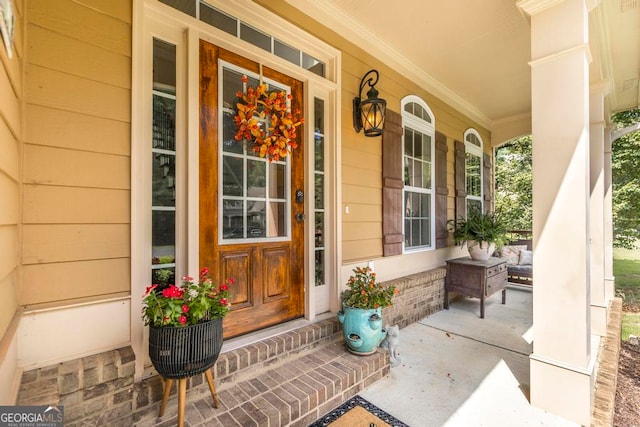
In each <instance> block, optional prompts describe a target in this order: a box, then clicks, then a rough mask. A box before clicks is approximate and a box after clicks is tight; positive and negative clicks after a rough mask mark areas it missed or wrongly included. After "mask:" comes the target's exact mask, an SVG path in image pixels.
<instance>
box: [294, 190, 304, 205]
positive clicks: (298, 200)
mask: <svg viewBox="0 0 640 427" xmlns="http://www.w3.org/2000/svg"><path fill="white" fill-rule="evenodd" d="M303 202H304V191H302V190H296V203H303Z"/></svg>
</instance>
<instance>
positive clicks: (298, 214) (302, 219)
mask: <svg viewBox="0 0 640 427" xmlns="http://www.w3.org/2000/svg"><path fill="white" fill-rule="evenodd" d="M304 218H305V216H304V214H303V213H302V212H298V213H297V214H296V221H298V222H303V221H304Z"/></svg>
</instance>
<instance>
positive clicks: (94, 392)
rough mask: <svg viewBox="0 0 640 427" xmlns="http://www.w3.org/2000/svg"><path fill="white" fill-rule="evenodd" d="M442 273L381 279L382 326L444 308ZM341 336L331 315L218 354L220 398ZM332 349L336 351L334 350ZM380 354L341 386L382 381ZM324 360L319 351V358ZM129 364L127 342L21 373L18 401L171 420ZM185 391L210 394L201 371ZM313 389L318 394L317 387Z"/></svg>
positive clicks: (152, 380) (81, 421) (69, 421)
mask: <svg viewBox="0 0 640 427" xmlns="http://www.w3.org/2000/svg"><path fill="white" fill-rule="evenodd" d="M445 274H446V269H444V268H436V269H434V270H430V271H426V272H422V273H418V274H413V275H410V276H406V277H402V278H399V279H395V280H392V281H389V282H386V283H387V284H389V285H394V286H396V287H397V289H398V295H396V296H395V297H394V299H393V302H394V304H393V306H391V307H387V308H385V309H384V310H383V321H384V324H387V323H388V324H391V325H396V324H397V325H399V326H400V327H401V328H402V327H405V326H407V325H409V324H411V323H413V322H416V321H418V320H420V319H422V318H424V317H426V316H428V315H430V314H432V313H435V312H437V311H439V310H441V309H442V307H443V304H444V278H445ZM342 340H343V339H342V330H341V328H340V325H339V323H338V321H337V318H336V317H334V318H332V319H328V320H324V321H321V322H317V323H314V324H312V325H308V326H305V327H302V328H298V329H296V330H294V331H290V332H286V333H283V334H280V335H277V336H274V337H271V338H267V339H265V340H262V341H259V342H256V343H254V344H250V345H247V346H244V347H241V348H238V349H235V350H232V351H228V352H225V353H222V354H221V355H220V357H219V358H218V360H217V362H216V364H215V366H214V377H215V383H216V388H217V389H218V392H219V394H220V396H221V397H224V398H226V399H227V401H233V398H232V396H231V395H230V393H231V391H232V390H234V389H236V388H237V386H236V385H237V384H242V383H245V382H246V381H247V380H248V379H249V378H252V377H254V376H255V375H258V374H260V373H261V372H265V371H267V370H271V369H274V368H278V367H280V366H285V364H288V365H287V366H291V365H290V363H291V361H292V360H295V358H296V357H297V354H303V353H305V354H308V352H309V351H310V350H319V351H324V350H323V349H324V348H328V347H331V346H333V347H334V348H335V347H336V345H338V347H340V349H341V350H340V352H343V353H344V350H343V349H342V347H341V342H342ZM324 346H326V347H324ZM332 351H333V352H334V353H335V350H332ZM382 354H383V355H384V357H385V358H386V360H387V364H386V365H384V366H383V365H382V364H380V363H378V362H376V365H375V369H374V368H373V367H372V368H371V369H368V370H367V371H366V372H367V375H369V376H370V377H367V375H365V374H363V373H352V374H350V375H352V376H354V378H353V381H351V380H349V381H351V382H354V381H355V379H356V378H359V380H358V381H361V384H360V383H358V384H355V385H354V384H351V383H349V381H347V382H346V383H345V384H349V387H350V388H349V389H353V390H355V392H354V393H356V392H357V391H358V390H360V389H361V388H362V387H366V385H367V381H373V380H374V379H379V378H381V377H382V376H383V375H385V374H386V373H388V369H389V366H388V356H386V353H382ZM322 357H324V356H321V357H320V359H322ZM357 357H359V356H356V358H357ZM312 358H313V357H312ZM315 359H316V360H317V359H318V358H317V357H316V358H315ZM325 362H326V361H325ZM331 363H333V364H335V363H338V362H335V361H331ZM134 365H135V355H134V352H133V350H132V349H131V347H125V348H121V349H118V350H113V351H108V352H105V353H101V354H98V355H93V356H88V357H83V358H81V359H77V360H73V361H69V362H64V363H60V364H56V365H53V366H49V367H45V368H40V369H35V370H31V371H26V372H24V374H23V376H22V383H21V386H20V391H19V395H18V402H17V403H18V404H19V405H64V411H65V426H67V427H75V426H85V425H123V426H124V425H127V426H130V425H134V424H137V425H138V424H139V425H156V422H157V421H158V422H160V424H162V423H163V422H169V423H170V422H171V421H168V420H167V419H165V420H157V414H158V409H159V404H160V401H161V400H162V391H163V385H162V380H161V378H160V377H159V376H157V375H155V376H152V377H149V378H145V379H143V380H142V381H139V382H137V383H134V371H135V367H134ZM337 366H341V365H339V364H338V365H337ZM334 368H335V367H334ZM334 368H331V369H334ZM342 369H344V367H343V368H342ZM369 371H370V372H369ZM336 372H338V371H336ZM354 372H355V371H354ZM327 375H329V374H327ZM329 376H330V375H329ZM325 380H327V379H325ZM327 381H328V380H327ZM325 386H326V385H325ZM332 387H334V386H333V385H332ZM187 389H188V390H189V391H188V393H187V399H188V400H189V401H196V400H197V399H199V398H201V397H206V396H208V395H209V389H208V387H207V385H206V381H205V380H204V375H196V376H193V377H191V378H189V379H188V383H187ZM345 390H346V389H345ZM345 390H341V392H340V393H336V395H335V396H334V397H332V398H331V399H330V398H329V396H325V398H326V399H327V402H325V403H324V404H322V405H319V408H318V410H317V412H313V411H310V412H309V413H308V414H307V417H308V418H309V419H305V420H304V421H305V422H306V421H310V420H311V418H313V417H317V416H319V415H322V411H323V410H327V411H328V410H329V409H331V408H329V406H331V405H335V406H338V405H339V404H340V403H342V401H343V400H345V399H346V398H348V397H350V396H349V393H346V392H345ZM318 393H319V394H318V396H320V395H321V394H320V392H318ZM174 395H175V391H174V392H173V393H172V396H174ZM206 412H207V413H212V411H211V409H206ZM218 412H219V411H218ZM213 413H215V412H213ZM300 415H303V414H302V413H301V414H300ZM299 421H300V422H302V421H303V420H299ZM214 424H215V423H214ZM303 424H304V423H303ZM301 425H302V424H301ZM305 425H306V424H305Z"/></svg>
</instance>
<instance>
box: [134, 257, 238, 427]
mask: <svg viewBox="0 0 640 427" xmlns="http://www.w3.org/2000/svg"><path fill="white" fill-rule="evenodd" d="M233 283H234V281H233V279H227V280H226V281H225V282H224V283H223V284H222V285H220V286H216V285H215V284H214V283H213V280H211V278H210V276H209V269H208V268H203V269H202V270H201V271H200V276H199V279H198V280H197V281H196V280H195V279H194V278H193V277H189V276H186V277H183V278H182V284H181V285H174V284H169V285H168V286H164V287H160V286H158V285H157V284H154V285H152V286H149V287H147V290H146V292H145V294H144V297H143V298H144V299H143V307H142V319H143V320H144V323H145V325H148V326H149V358H150V359H151V363H152V364H153V366H154V368H155V369H156V370H157V371H158V373H159V374H160V375H161V376H162V377H163V378H164V379H165V392H164V397H163V401H162V404H161V406H160V416H162V415H163V413H164V409H165V406H166V403H167V398H168V396H169V393H170V391H171V386H172V385H173V382H174V380H178V386H179V406H180V408H179V410H180V412H179V413H178V421H179V423H178V424H179V425H181V423H180V421H181V415H182V418H184V400H183V399H184V393H185V390H186V378H188V377H191V376H193V375H199V374H202V373H204V374H205V377H206V379H207V382H208V384H209V388H210V390H211V395H212V397H213V401H214V407H216V408H217V407H218V398H217V394H216V393H215V387H214V385H213V376H212V374H211V370H210V368H211V367H212V366H213V365H214V363H215V362H216V360H217V359H218V356H219V355H220V349H221V348H222V319H223V318H224V317H225V316H226V314H227V313H228V312H229V310H230V307H231V304H230V301H229V287H230V286H231V285H233Z"/></svg>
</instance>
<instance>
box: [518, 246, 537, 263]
mask: <svg viewBox="0 0 640 427" xmlns="http://www.w3.org/2000/svg"><path fill="white" fill-rule="evenodd" d="M518 264H519V265H531V264H533V251H528V250H526V249H522V250H521V251H520V259H519V260H518Z"/></svg>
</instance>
